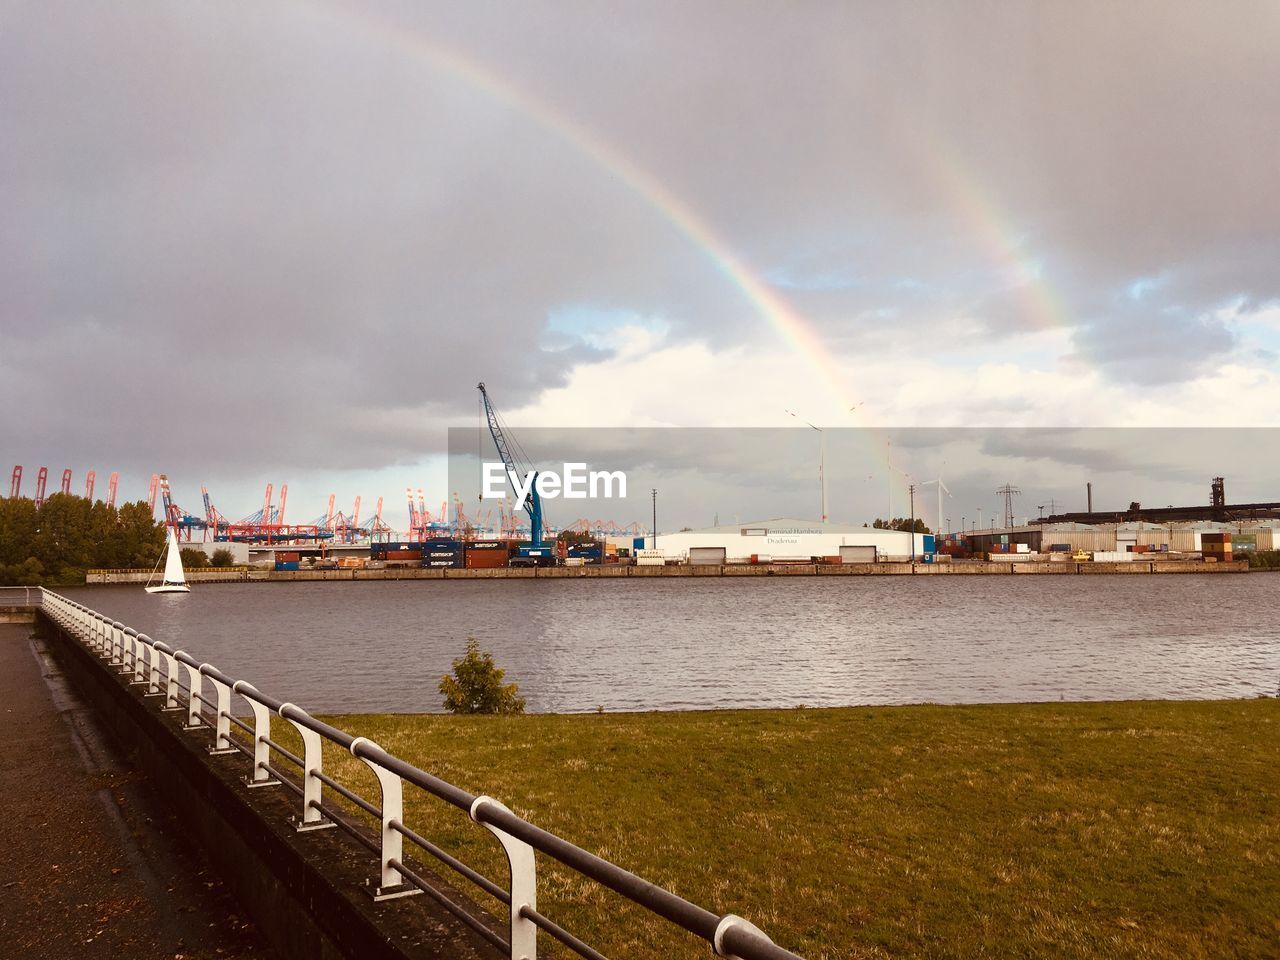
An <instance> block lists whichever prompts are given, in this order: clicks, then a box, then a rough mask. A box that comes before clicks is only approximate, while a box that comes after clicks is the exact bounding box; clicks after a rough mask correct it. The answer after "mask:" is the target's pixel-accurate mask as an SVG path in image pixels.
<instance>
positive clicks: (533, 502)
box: [476, 383, 557, 567]
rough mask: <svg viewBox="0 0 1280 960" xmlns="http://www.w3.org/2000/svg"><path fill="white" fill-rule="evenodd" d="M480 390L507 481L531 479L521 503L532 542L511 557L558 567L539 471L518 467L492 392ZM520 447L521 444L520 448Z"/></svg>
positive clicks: (518, 563)
mask: <svg viewBox="0 0 1280 960" xmlns="http://www.w3.org/2000/svg"><path fill="white" fill-rule="evenodd" d="M476 389H478V390H479V391H480V397H481V399H482V400H483V401H484V412H485V416H486V417H487V418H488V420H489V434H490V436H492V437H493V445H494V446H495V447H497V448H498V456H499V457H500V458H501V459H502V465H503V467H504V468H505V470H506V473H507V480H508V482H510V483H511V485H512V489H513V490H514V489H515V483H516V480H517V478H518V479H520V480H521V481H525V480H527V481H529V483H530V486H529V494H528V496H526V497H525V498H524V502H523V503H522V504H520V506H522V507H524V511H525V513H527V514H528V515H529V545H528V546H523V547H520V549H519V552H518V553H517V554H516V556H514V557H512V558H511V564H512V566H524V567H549V566H554V565H555V564H556V562H557V559H556V555H555V551H554V550H553V549H552V548H551V546H550V545H549V544H547V543H546V541H545V540H544V539H543V524H542V497H541V496H539V495H538V483H537V481H538V472H537V471H536V470H533V471H528V470H521V469H519V468H518V465H517V463H516V459H515V456H514V454H513V453H512V450H511V445H510V444H509V443H508V441H507V436H506V434H505V432H504V431H503V429H502V423H501V420H500V419H499V417H498V412H497V411H496V410H494V408H493V402H492V401H491V400H490V399H489V392H488V391H487V390H485V388H484V384H483V383H480V384H478V385H477V387H476ZM518 446H519V445H518V444H517V448H518ZM521 453H523V451H521ZM517 496H518V493H517Z"/></svg>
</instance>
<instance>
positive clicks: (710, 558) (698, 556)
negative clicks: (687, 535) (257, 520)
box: [689, 547, 727, 566]
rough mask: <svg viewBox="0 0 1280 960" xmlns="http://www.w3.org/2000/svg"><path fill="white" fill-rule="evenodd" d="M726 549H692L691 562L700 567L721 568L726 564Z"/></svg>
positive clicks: (690, 550)
mask: <svg viewBox="0 0 1280 960" xmlns="http://www.w3.org/2000/svg"><path fill="white" fill-rule="evenodd" d="M726 552H727V551H726V550H725V548H724V547H690V548H689V562H690V563H691V564H696V565H700V566H720V565H723V564H724V560H725V553H726Z"/></svg>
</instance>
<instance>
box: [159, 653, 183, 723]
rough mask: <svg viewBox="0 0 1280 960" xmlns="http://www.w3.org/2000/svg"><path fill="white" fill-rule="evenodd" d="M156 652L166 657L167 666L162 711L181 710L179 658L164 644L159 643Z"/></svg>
mask: <svg viewBox="0 0 1280 960" xmlns="http://www.w3.org/2000/svg"><path fill="white" fill-rule="evenodd" d="M155 650H156V652H157V653H159V654H160V655H161V656H162V657H164V664H165V678H166V679H165V697H164V706H163V707H161V708H160V709H161V710H162V711H165V712H169V711H173V710H181V709H182V704H180V703H179V702H178V658H177V657H175V656H174V655H173V651H172V650H170V649H169V647H168V646H167V645H165V644H163V643H157V644H156V645H155Z"/></svg>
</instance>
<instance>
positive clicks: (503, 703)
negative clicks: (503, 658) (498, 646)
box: [440, 637, 524, 714]
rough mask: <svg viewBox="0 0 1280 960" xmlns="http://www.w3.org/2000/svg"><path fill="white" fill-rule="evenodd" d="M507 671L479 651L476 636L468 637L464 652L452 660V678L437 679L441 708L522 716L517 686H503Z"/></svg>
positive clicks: (521, 699) (521, 702)
mask: <svg viewBox="0 0 1280 960" xmlns="http://www.w3.org/2000/svg"><path fill="white" fill-rule="evenodd" d="M505 676H506V671H505V670H503V669H501V668H499V667H498V666H497V664H495V663H494V662H493V654H491V653H489V652H488V651H482V650H481V649H480V642H479V641H478V640H476V638H475V637H467V652H466V653H465V654H463V655H462V656H461V657H459V658H458V659H457V660H455V661H453V676H450V675H449V674H445V675H444V676H443V677H441V678H440V693H441V694H443V695H444V707H445V709H446V710H448V711H449V712H450V713H496V714H514V713H524V697H521V696H519V691H520V685H519V684H517V683H505V684H504V683H503V682H502V679H503V677H505Z"/></svg>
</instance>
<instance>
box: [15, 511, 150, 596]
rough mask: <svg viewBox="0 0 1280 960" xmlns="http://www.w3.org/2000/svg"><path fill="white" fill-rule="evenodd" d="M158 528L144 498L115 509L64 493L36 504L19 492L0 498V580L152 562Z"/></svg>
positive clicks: (55, 577)
mask: <svg viewBox="0 0 1280 960" xmlns="http://www.w3.org/2000/svg"><path fill="white" fill-rule="evenodd" d="M163 546H164V528H163V527H162V526H161V525H160V524H158V523H156V522H155V519H154V517H153V516H152V512H151V510H150V509H149V508H148V507H147V505H146V504H145V503H141V502H140V503H132V504H130V503H126V504H124V505H123V506H121V507H120V509H119V510H117V509H115V508H114V507H109V506H107V505H106V504H105V503H103V502H102V501H101V500H98V501H96V502H94V503H90V502H89V501H88V500H86V499H84V498H83V497H77V496H73V495H70V494H65V493H55V494H52V495H51V496H49V497H48V498H47V499H46V500H45V502H44V504H43V505H42V506H41V507H40V509H39V510H37V509H36V505H35V503H34V502H33V501H31V500H29V499H26V498H25V497H6V498H3V499H0V583H12V584H30V583H41V582H43V583H47V584H51V585H52V584H56V583H76V582H83V581H84V574H85V571H86V570H88V569H91V568H94V567H105V568H107V569H113V568H120V567H134V568H141V569H145V570H149V569H151V567H153V566H154V565H155V562H156V558H157V557H158V556H160V551H161V549H162V548H163Z"/></svg>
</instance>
